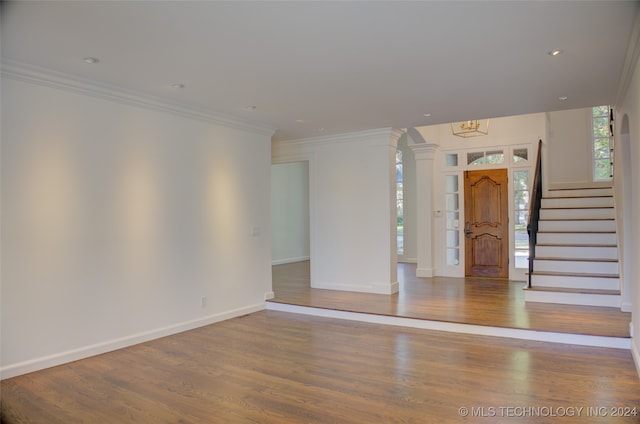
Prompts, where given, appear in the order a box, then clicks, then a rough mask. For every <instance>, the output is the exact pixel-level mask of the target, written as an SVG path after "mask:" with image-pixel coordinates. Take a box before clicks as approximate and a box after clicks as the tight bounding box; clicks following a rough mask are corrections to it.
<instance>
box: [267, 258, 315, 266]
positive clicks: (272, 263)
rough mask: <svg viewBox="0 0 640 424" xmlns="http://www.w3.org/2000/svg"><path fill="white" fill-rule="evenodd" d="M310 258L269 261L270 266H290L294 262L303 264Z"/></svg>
mask: <svg viewBox="0 0 640 424" xmlns="http://www.w3.org/2000/svg"><path fill="white" fill-rule="evenodd" d="M310 259H311V257H310V256H300V257H297V258H286V259H274V260H272V261H271V265H284V264H292V263H294V262H304V261H308V260H310Z"/></svg>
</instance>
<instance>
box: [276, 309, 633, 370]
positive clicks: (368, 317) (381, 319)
mask: <svg viewBox="0 0 640 424" xmlns="http://www.w3.org/2000/svg"><path fill="white" fill-rule="evenodd" d="M267 310H272V311H281V312H290V313H295V314H305V315H314V316H320V317H326V318H337V319H347V320H352V321H361V322H368V323H373V324H384V325H395V326H399V327H410V328H418V329H422V330H436V331H448V332H452V333H464V334H474V335H479V336H491V337H506V338H511V339H522V340H536V341H541V342H550V343H563V344H572V345H580V346H593V347H608V348H614V349H629V348H630V347H631V346H630V344H631V340H630V339H629V338H624V337H604V336H589V335H582V334H568V333H555V332H550V331H535V330H526V329H519V328H500V327H489V326H484V325H475V324H462V323H455V322H446V321H429V320H422V319H416V318H403V317H396V316H387V315H375V314H366V313H361V312H347V311H337V310H330V309H322V308H313V307H309V306H298V305H289V304H285V303H276V302H268V303H267ZM639 361H640V359H639ZM638 363H640V362H638Z"/></svg>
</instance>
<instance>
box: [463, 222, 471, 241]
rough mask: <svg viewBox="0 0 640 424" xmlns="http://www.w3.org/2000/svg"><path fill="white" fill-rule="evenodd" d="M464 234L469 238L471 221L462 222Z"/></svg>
mask: <svg viewBox="0 0 640 424" xmlns="http://www.w3.org/2000/svg"><path fill="white" fill-rule="evenodd" d="M464 236H465V237H466V238H471V223H470V222H469V221H467V222H466V223H465V224H464Z"/></svg>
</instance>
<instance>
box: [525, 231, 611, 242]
mask: <svg viewBox="0 0 640 424" xmlns="http://www.w3.org/2000/svg"><path fill="white" fill-rule="evenodd" d="M617 242H618V239H617V237H616V233H615V232H608V233H604V232H586V231H585V232H564V231H555V232H549V231H545V232H541V231H539V232H538V243H540V244H578V245H580V244H611V245H615V244H617Z"/></svg>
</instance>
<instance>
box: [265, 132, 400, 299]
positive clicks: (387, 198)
mask: <svg viewBox="0 0 640 424" xmlns="http://www.w3.org/2000/svg"><path fill="white" fill-rule="evenodd" d="M401 135H402V133H401V132H400V131H397V130H394V129H392V128H383V129H376V130H368V131H361V132H354V133H347V134H338V135H332V136H325V137H316V138H311V139H304V140H294V141H286V142H281V143H277V145H276V148H275V149H274V150H275V152H276V154H277V155H276V156H274V159H275V160H278V158H281V157H300V156H305V157H308V160H309V166H310V168H309V169H310V172H309V174H310V175H309V185H310V205H311V206H310V215H311V218H310V219H311V224H310V227H311V228H310V239H311V287H313V288H322V289H331V290H345V291H357V292H367V293H378V294H393V293H396V292H397V291H398V279H397V247H396V240H397V239H396V233H395V228H396V222H397V218H396V216H397V211H396V197H395V196H396V192H395V190H396V188H395V187H396V186H395V152H396V146H397V142H398V139H399V138H400V136H401Z"/></svg>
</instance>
